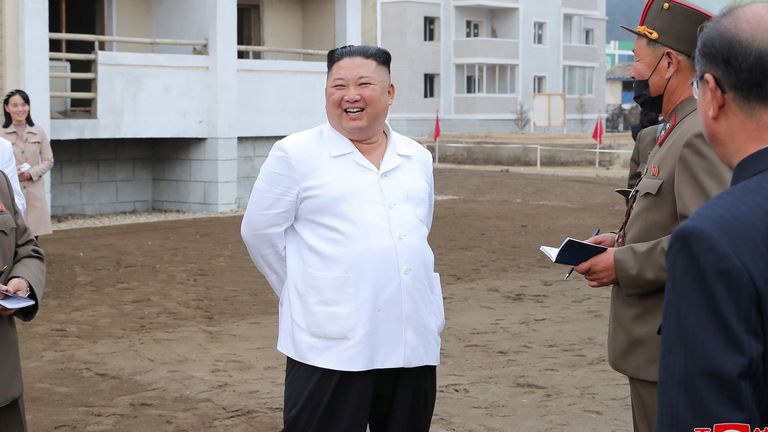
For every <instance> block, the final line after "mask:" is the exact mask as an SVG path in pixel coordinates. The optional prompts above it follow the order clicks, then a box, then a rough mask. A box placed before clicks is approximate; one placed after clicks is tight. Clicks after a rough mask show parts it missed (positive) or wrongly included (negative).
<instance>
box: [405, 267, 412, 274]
mask: <svg viewBox="0 0 768 432" xmlns="http://www.w3.org/2000/svg"><path fill="white" fill-rule="evenodd" d="M412 271H413V269H412V268H410V267H405V268H404V269H403V274H404V275H406V276H408V275H409V274H411V272H412Z"/></svg>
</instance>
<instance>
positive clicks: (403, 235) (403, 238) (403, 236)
mask: <svg viewBox="0 0 768 432" xmlns="http://www.w3.org/2000/svg"><path fill="white" fill-rule="evenodd" d="M397 238H399V239H400V240H405V239H406V238H408V234H406V233H399V234H398V235H397Z"/></svg>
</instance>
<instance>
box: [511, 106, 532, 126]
mask: <svg viewBox="0 0 768 432" xmlns="http://www.w3.org/2000/svg"><path fill="white" fill-rule="evenodd" d="M530 123H531V117H530V116H529V115H528V109H527V108H526V107H525V104H524V103H522V102H520V103H519V104H517V111H515V126H517V129H518V130H520V132H525V131H526V129H527V128H528V125H529V124H530Z"/></svg>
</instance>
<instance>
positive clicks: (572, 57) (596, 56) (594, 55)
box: [563, 44, 603, 63]
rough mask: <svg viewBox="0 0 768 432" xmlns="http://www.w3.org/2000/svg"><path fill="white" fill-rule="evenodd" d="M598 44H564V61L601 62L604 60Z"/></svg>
mask: <svg viewBox="0 0 768 432" xmlns="http://www.w3.org/2000/svg"><path fill="white" fill-rule="evenodd" d="M600 51H601V50H600V47H598V46H597V45H577V44H574V45H572V44H563V62H566V63H567V62H588V63H600V62H602V61H603V58H602V54H601V52H600Z"/></svg>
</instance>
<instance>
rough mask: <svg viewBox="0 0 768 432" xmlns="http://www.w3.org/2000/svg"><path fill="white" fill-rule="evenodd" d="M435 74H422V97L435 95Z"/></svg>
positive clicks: (426, 97)
mask: <svg viewBox="0 0 768 432" xmlns="http://www.w3.org/2000/svg"><path fill="white" fill-rule="evenodd" d="M436 90H437V74H424V99H431V98H434V97H437V91H436Z"/></svg>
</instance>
